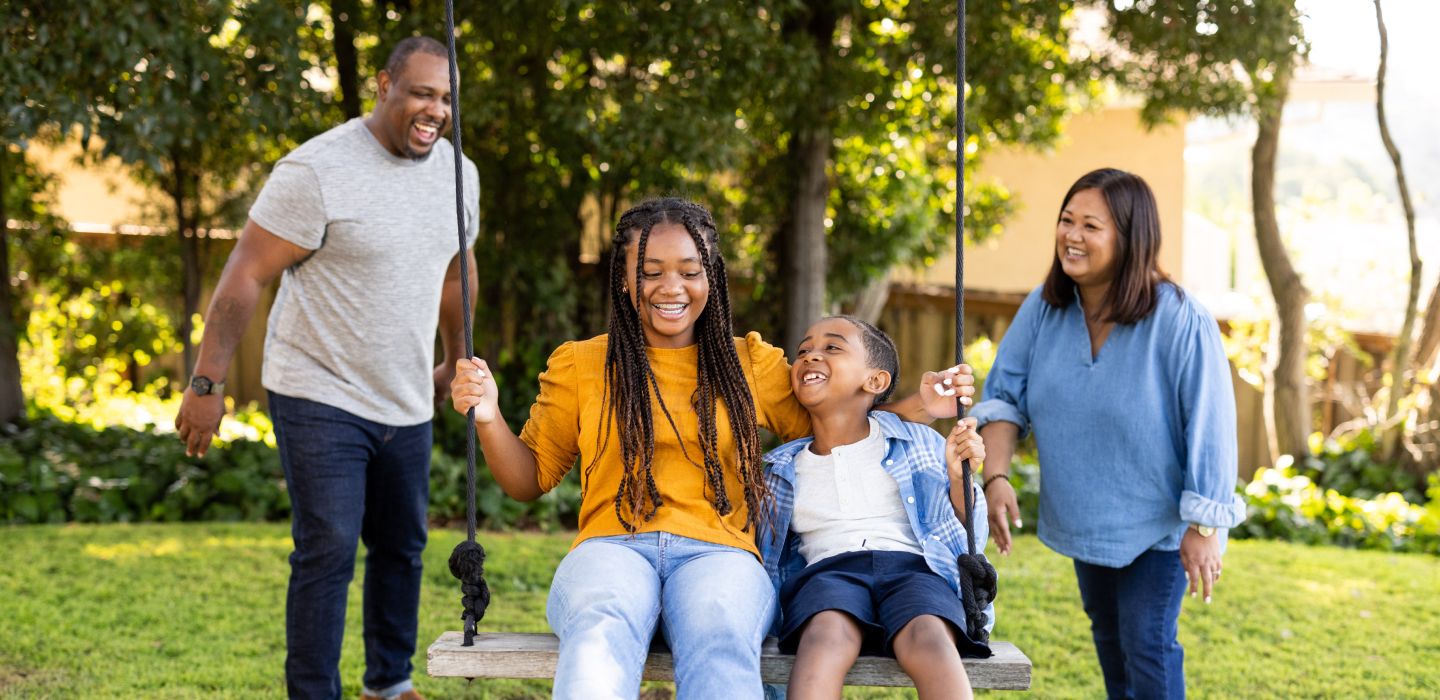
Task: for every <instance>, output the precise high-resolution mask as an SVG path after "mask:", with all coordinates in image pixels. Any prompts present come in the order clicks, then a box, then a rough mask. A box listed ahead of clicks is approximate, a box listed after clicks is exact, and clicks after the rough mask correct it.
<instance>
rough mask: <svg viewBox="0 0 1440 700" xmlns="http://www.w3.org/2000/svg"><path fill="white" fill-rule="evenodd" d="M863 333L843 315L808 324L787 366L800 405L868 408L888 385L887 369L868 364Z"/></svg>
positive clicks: (811, 408) (813, 407)
mask: <svg viewBox="0 0 1440 700" xmlns="http://www.w3.org/2000/svg"><path fill="white" fill-rule="evenodd" d="M869 364H870V363H869V361H868V358H867V356H866V351H865V342H864V335H863V333H862V332H861V330H860V329H859V328H858V327H856V325H855V324H853V323H851V322H850V321H847V320H845V319H843V318H827V319H823V320H821V321H820V322H818V323H816V324H815V325H813V326H810V330H808V331H806V332H805V339H804V340H802V341H800V347H799V348H798V349H797V350H796V353H795V363H794V364H793V365H791V367H790V388H791V390H792V391H794V392H795V398H796V399H799V401H800V405H802V406H804V407H805V408H807V409H810V410H811V411H812V412H813V411H814V410H815V409H816V408H820V407H825V406H834V407H838V408H850V407H851V404H852V403H853V404H854V405H855V407H856V409H858V410H862V411H868V410H869V409H870V406H871V404H872V403H874V400H875V397H876V396H878V395H880V394H881V393H882V392H883V391H884V390H885V389H886V388H887V387H889V386H890V382H891V381H892V378H891V377H890V373H889V372H887V371H885V370H882V369H875V368H873V367H870V366H869Z"/></svg>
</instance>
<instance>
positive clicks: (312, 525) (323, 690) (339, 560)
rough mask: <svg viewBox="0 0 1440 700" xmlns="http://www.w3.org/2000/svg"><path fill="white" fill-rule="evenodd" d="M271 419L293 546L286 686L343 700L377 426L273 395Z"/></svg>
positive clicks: (297, 694)
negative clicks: (345, 651)
mask: <svg viewBox="0 0 1440 700" xmlns="http://www.w3.org/2000/svg"><path fill="white" fill-rule="evenodd" d="M270 416H271V419H272V420H274V422H275V438H276V443H277V447H278V448H279V453H280V464H281V466H282V467H283V468H284V470H285V483H286V486H287V489H288V491H289V493H290V505H291V516H290V533H291V538H292V539H293V540H294V542H295V551H293V552H291V554H290V586H289V590H288V593H287V594H286V598H285V647H286V654H285V682H286V685H287V687H288V691H289V695H290V697H292V698H326V699H330V698H339V697H340V691H341V687H340V645H341V641H342V640H343V639H344V634H345V599H346V594H347V593H348V592H349V587H350V580H351V579H352V578H354V576H355V550H356V548H357V547H358V545H359V542H360V524H361V521H362V520H363V518H364V516H365V478H366V473H365V470H366V466H365V465H366V464H367V463H369V461H370V458H371V456H372V455H373V454H374V449H373V443H374V438H375V435H374V431H375V428H376V424H374V423H370V422H368V421H365V420H364V419H361V418H359V417H357V416H354V415H351V414H349V413H347V412H345V411H342V410H340V409H338V408H334V407H332V406H327V405H324V404H320V403H316V402H314V401H306V400H304V399H296V398H292V397H287V396H281V395H279V394H275V393H271V394H270Z"/></svg>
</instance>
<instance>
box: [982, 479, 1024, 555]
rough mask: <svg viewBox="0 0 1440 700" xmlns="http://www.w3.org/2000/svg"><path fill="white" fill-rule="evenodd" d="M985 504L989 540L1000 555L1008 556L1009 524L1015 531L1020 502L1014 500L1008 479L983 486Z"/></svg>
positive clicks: (996, 480) (1013, 492) (1018, 523)
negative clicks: (987, 516) (991, 540)
mask: <svg viewBox="0 0 1440 700" xmlns="http://www.w3.org/2000/svg"><path fill="white" fill-rule="evenodd" d="M985 502H986V503H988V504H989V505H990V513H989V517H990V538H991V539H993V540H995V546H996V547H998V548H999V549H1000V553H1001V554H1006V555H1008V554H1010V522H1011V521H1012V520H1013V521H1014V522H1015V527H1016V529H1019V528H1020V527H1021V525H1022V523H1021V522H1020V501H1019V500H1018V499H1016V498H1015V487H1014V486H1011V485H1010V480H1009V479H992V480H991V481H990V483H989V484H988V485H986V486H985Z"/></svg>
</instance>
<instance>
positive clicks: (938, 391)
mask: <svg viewBox="0 0 1440 700" xmlns="http://www.w3.org/2000/svg"><path fill="white" fill-rule="evenodd" d="M957 393H958V394H959V396H960V402H961V403H963V404H965V405H966V406H970V405H973V404H974V401H973V400H972V399H971V398H970V397H972V396H974V395H975V373H974V370H971V369H970V365H955V366H954V367H951V368H949V369H942V370H940V371H939V372H926V373H925V374H924V375H923V376H921V377H920V401H921V402H922V403H923V404H924V405H925V412H926V413H929V414H930V417H931V418H934V419H936V420H939V419H941V418H954V417H955V396H956V394H957Z"/></svg>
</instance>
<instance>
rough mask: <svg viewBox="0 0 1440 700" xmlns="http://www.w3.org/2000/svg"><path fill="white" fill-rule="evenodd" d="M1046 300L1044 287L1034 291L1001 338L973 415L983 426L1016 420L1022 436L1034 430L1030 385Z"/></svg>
mask: <svg viewBox="0 0 1440 700" xmlns="http://www.w3.org/2000/svg"><path fill="white" fill-rule="evenodd" d="M1044 303H1045V301H1044V300H1043V299H1041V298H1040V290H1038V289H1037V290H1035V291H1033V292H1031V293H1030V296H1028V297H1026V298H1025V302H1024V303H1022V304H1021V305H1020V310H1019V311H1017V312H1016V313H1015V320H1014V321H1013V322H1011V324H1010V329H1009V330H1007V331H1006V332H1005V337H1004V338H1002V339H1001V340H1000V348H999V350H997V351H996V353H995V364H993V365H991V367H990V374H988V375H987V376H986V377H985V392H984V394H982V397H981V398H982V400H981V401H980V403H979V404H978V405H976V406H975V408H974V409H972V410H971V411H970V415H971V416H972V417H974V418H975V419H976V421H977V422H978V423H979V424H980V426H981V427H984V426H985V425H986V424H988V423H992V422H995V421H1005V422H1006V423H1014V424H1015V425H1017V426H1019V427H1020V438H1021V439H1024V438H1025V436H1026V435H1028V434H1029V433H1030V411H1029V407H1028V406H1027V405H1026V388H1027V385H1028V383H1029V380H1030V358H1031V355H1032V354H1033V353H1032V351H1033V349H1034V347H1035V336H1036V334H1037V333H1038V332H1039V328H1040V316H1041V311H1042V309H1041V308H1040V307H1041V305H1043V304H1044Z"/></svg>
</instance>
